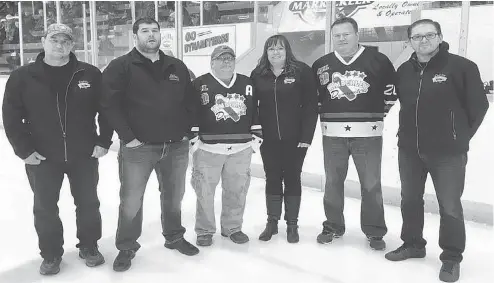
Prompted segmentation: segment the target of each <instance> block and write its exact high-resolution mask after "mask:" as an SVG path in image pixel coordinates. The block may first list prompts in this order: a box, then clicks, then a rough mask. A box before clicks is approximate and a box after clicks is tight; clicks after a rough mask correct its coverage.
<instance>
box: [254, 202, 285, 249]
mask: <svg viewBox="0 0 494 283" xmlns="http://www.w3.org/2000/svg"><path fill="white" fill-rule="evenodd" d="M282 205H283V196H281V195H266V209H267V212H268V223H267V224H266V228H265V229H264V231H263V232H262V233H261V235H259V240H261V241H269V240H271V237H272V236H273V235H276V234H278V220H279V219H280V217H281V207H282Z"/></svg>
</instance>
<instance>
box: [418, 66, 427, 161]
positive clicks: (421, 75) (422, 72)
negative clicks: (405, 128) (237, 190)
mask: <svg viewBox="0 0 494 283" xmlns="http://www.w3.org/2000/svg"><path fill="white" fill-rule="evenodd" d="M428 64H429V62H427V63H426V64H425V67H424V68H423V69H422V70H420V81H419V95H418V96H417V103H416V104H415V128H417V153H418V155H419V156H420V147H419V114H418V113H419V101H420V92H421V90H422V79H423V75H424V71H425V68H427V65H428Z"/></svg>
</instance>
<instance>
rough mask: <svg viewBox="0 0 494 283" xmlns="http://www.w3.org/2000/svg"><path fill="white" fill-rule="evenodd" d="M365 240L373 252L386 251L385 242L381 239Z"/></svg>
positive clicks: (370, 238)
mask: <svg viewBox="0 0 494 283" xmlns="http://www.w3.org/2000/svg"><path fill="white" fill-rule="evenodd" d="M367 240H368V241H369V246H370V247H371V249H373V250H376V251H383V250H384V249H386V242H385V241H384V240H383V238H382V237H367Z"/></svg>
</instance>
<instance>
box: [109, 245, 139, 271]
mask: <svg viewBox="0 0 494 283" xmlns="http://www.w3.org/2000/svg"><path fill="white" fill-rule="evenodd" d="M135 256H136V252H135V251H133V250H124V251H120V252H119V253H118V255H117V257H116V258H115V261H114V262H113V270H115V271H118V272H122V271H126V270H128V269H129V268H130V266H131V265H132V262H131V260H132V259H133V258H134V257H135Z"/></svg>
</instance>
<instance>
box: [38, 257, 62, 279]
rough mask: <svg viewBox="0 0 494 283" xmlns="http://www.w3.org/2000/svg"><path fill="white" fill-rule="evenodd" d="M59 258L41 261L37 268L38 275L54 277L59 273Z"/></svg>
mask: <svg viewBox="0 0 494 283" xmlns="http://www.w3.org/2000/svg"><path fill="white" fill-rule="evenodd" d="M61 262H62V258H61V257H56V258H50V259H43V262H42V263H41V266H40V267H39V273H40V274H41V275H55V274H57V273H59V272H60V263H61Z"/></svg>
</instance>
